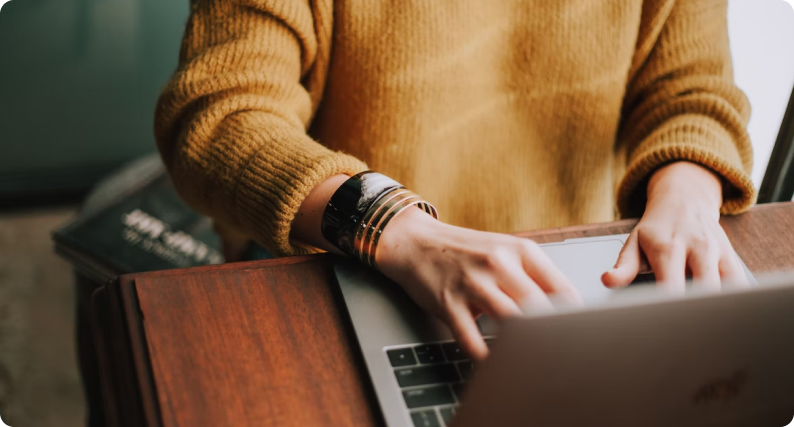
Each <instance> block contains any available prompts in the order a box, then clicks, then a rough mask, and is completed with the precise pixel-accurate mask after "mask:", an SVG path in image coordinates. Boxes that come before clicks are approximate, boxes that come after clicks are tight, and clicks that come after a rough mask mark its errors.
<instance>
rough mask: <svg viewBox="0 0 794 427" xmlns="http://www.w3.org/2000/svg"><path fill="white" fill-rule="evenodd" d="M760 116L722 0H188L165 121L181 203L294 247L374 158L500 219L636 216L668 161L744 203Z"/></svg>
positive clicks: (544, 222) (159, 130)
mask: <svg viewBox="0 0 794 427" xmlns="http://www.w3.org/2000/svg"><path fill="white" fill-rule="evenodd" d="M748 117H749V106H748V102H747V100H746V98H745V96H744V95H743V93H742V92H741V91H740V90H739V89H737V88H736V86H735V85H734V83H733V76H732V68H731V57H730V52H729V48H728V37H727V30H726V0H646V1H640V0H599V1H593V0H553V1H550V0H487V1H484V0H399V1H393V0H336V1H334V0H312V1H305V0H304V1H297V0H215V1H212V0H194V1H193V4H192V11H191V14H190V19H189V21H188V23H187V29H186V32H185V37H184V42H183V46H182V52H181V56H180V66H179V70H178V71H177V72H176V74H175V76H174V77H173V79H172V80H171V82H170V83H169V84H168V86H167V87H166V88H165V90H164V92H163V94H162V97H161V99H160V101H159V104H158V109H157V117H156V125H155V132H156V137H157V141H158V145H159V149H160V151H161V153H162V156H163V158H164V160H165V163H166V165H167V167H168V170H169V171H170V174H171V176H172V178H173V181H174V183H175V185H176V187H177V189H178V190H179V192H180V193H181V195H182V196H183V197H184V198H185V199H186V200H187V201H188V202H189V203H191V204H192V205H194V206H195V207H196V208H197V209H199V210H201V211H202V212H204V213H206V214H209V215H210V216H212V217H214V218H216V219H217V220H219V221H221V222H223V223H225V224H227V225H231V226H234V227H236V228H237V229H239V230H242V231H244V232H246V233H248V234H249V235H251V236H252V237H253V238H254V239H256V240H257V241H258V242H260V243H261V244H263V245H264V246H265V247H266V248H267V249H269V250H271V251H273V252H275V253H278V254H281V255H289V254H295V253H303V252H306V251H309V250H311V248H307V247H303V246H301V245H299V244H297V243H296V242H294V241H290V239H289V233H290V226H291V222H292V220H293V218H294V216H295V214H296V212H297V211H298V208H299V206H300V204H301V202H302V201H303V199H304V198H305V197H306V195H307V194H308V193H309V191H310V190H311V189H312V188H313V187H314V186H315V185H316V184H318V183H319V182H321V181H322V180H324V179H326V178H328V177H330V176H332V175H335V174H354V173H357V172H359V171H362V170H365V169H367V168H369V169H373V170H377V171H379V172H381V173H384V174H386V175H389V176H391V177H392V178H394V179H396V180H397V181H399V182H401V183H403V184H404V185H405V186H406V187H408V188H410V189H412V190H414V191H415V192H417V193H419V194H421V195H423V196H424V197H425V198H426V199H427V200H428V201H430V202H432V203H433V204H435V206H436V207H437V208H438V209H439V211H440V214H441V219H442V220H443V221H445V222H448V223H452V224H456V225H461V226H465V227H470V228H474V229H481V230H490V231H497V232H512V231H520V230H528V229H534V228H540V227H558V226H565V225H571V224H582V223H592V222H599V221H609V220H612V219H614V217H615V215H616V210H615V206H617V208H618V210H619V212H620V214H622V215H623V216H628V215H638V214H640V213H641V212H642V209H643V208H644V198H645V194H644V192H645V184H646V182H647V179H648V177H649V175H650V174H651V173H652V172H653V171H654V170H655V169H656V168H658V167H659V166H661V165H663V164H666V163H669V162H671V161H675V160H689V161H693V162H697V163H699V164H701V165H703V166H706V167H708V168H710V169H712V170H714V171H716V172H717V173H718V174H720V175H721V176H722V177H723V178H724V182H725V185H724V188H725V203H724V205H723V208H722V211H723V213H736V212H739V211H741V210H743V209H746V208H747V207H749V206H750V205H751V204H752V203H753V201H754V197H755V192H754V188H753V185H752V182H751V181H750V178H749V175H748V174H749V172H750V170H751V168H752V150H751V146H750V141H749V139H748V136H747V132H746V122H747V120H748Z"/></svg>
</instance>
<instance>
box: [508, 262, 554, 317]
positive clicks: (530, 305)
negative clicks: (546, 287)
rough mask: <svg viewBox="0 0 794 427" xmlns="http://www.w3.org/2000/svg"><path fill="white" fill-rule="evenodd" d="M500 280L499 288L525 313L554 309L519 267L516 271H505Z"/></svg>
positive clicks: (542, 292) (540, 290) (541, 291)
mask: <svg viewBox="0 0 794 427" xmlns="http://www.w3.org/2000/svg"><path fill="white" fill-rule="evenodd" d="M499 278H500V281H499V287H500V288H501V289H502V291H504V293H505V294H506V295H507V296H509V297H510V298H512V300H513V301H515V303H516V304H517V305H518V307H520V308H521V309H522V311H523V312H526V313H532V312H535V311H537V310H547V309H550V308H552V305H551V302H550V301H549V298H548V296H546V293H545V292H544V291H543V290H542V289H540V287H539V286H538V284H537V283H535V282H534V281H533V280H532V279H530V278H529V276H527V273H526V272H525V271H524V270H523V269H521V268H519V266H518V265H516V266H515V269H512V268H507V269H506V270H503V271H502V272H501V275H500V276H499Z"/></svg>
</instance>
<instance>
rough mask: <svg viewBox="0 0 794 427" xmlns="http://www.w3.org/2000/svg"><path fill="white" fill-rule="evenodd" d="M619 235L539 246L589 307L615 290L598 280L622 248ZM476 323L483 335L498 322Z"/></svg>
mask: <svg viewBox="0 0 794 427" xmlns="http://www.w3.org/2000/svg"><path fill="white" fill-rule="evenodd" d="M621 237H625V235H617V236H613V237H612V238H609V237H599V238H588V239H581V240H578V241H573V242H562V243H550V244H545V245H540V246H541V247H542V248H543V250H544V251H545V252H546V254H547V255H548V256H549V257H550V258H551V260H552V262H554V264H555V265H556V266H557V267H558V268H559V269H560V271H562V274H564V275H565V277H567V278H568V280H570V281H571V284H573V286H575V287H576V289H578V290H579V294H580V295H581V296H582V300H583V301H584V303H585V305H588V306H591V305H595V304H598V303H602V302H605V301H606V300H608V299H609V298H611V297H612V296H613V294H614V293H615V292H618V291H617V290H612V289H609V288H607V287H606V286H604V284H603V283H601V275H602V274H604V273H605V272H606V271H607V270H609V269H611V268H612V267H613V266H614V265H615V262H616V261H617V260H618V255H620V250H621V249H622V248H623V240H622V239H620V238H621ZM478 323H479V325H480V330H481V331H482V333H483V335H485V336H492V335H497V333H498V329H499V328H498V325H497V324H496V322H494V321H493V320H492V319H491V318H489V317H488V316H484V315H483V316H480V318H479V319H478Z"/></svg>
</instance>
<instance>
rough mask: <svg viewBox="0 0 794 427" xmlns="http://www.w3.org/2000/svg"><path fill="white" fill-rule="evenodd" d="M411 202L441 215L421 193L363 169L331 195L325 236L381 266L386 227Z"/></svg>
mask: <svg viewBox="0 0 794 427" xmlns="http://www.w3.org/2000/svg"><path fill="white" fill-rule="evenodd" d="M410 206H417V207H419V208H420V209H422V210H423V211H425V212H426V213H427V214H429V215H431V216H433V218H436V219H438V212H437V211H436V208H435V207H433V205H431V204H430V203H428V202H427V201H425V200H424V199H422V197H420V196H419V195H418V194H416V193H414V192H412V191H410V190H407V189H405V187H403V186H402V185H400V184H399V183H397V182H396V181H394V180H392V179H391V178H388V177H386V176H384V175H381V174H379V173H377V172H372V171H367V172H362V173H360V174H358V175H355V176H353V177H351V178H350V179H348V180H347V181H346V182H345V183H344V184H343V185H342V186H341V187H340V188H339V190H337V191H336V193H334V195H333V197H331V200H330V201H329V203H328V206H327V207H326V209H325V212H324V213H323V221H322V234H323V237H325V239H326V240H328V241H329V242H330V243H331V244H333V245H334V246H336V247H337V248H339V249H340V250H341V251H342V252H344V253H346V254H348V255H350V256H352V257H355V258H358V259H359V260H361V262H363V263H364V264H366V265H368V266H371V267H377V266H376V265H375V254H376V253H377V249H378V241H379V240H380V236H381V235H382V234H383V230H384V229H385V228H386V225H388V223H389V222H390V221H391V220H392V219H394V217H396V216H397V215H399V214H400V212H402V211H404V210H405V208H407V207H410Z"/></svg>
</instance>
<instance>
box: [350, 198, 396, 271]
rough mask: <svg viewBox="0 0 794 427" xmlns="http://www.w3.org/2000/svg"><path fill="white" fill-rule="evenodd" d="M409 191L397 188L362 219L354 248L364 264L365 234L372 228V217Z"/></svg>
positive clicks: (373, 206) (354, 241)
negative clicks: (384, 206) (381, 208)
mask: <svg viewBox="0 0 794 427" xmlns="http://www.w3.org/2000/svg"><path fill="white" fill-rule="evenodd" d="M406 192H408V190H406V189H405V188H395V189H394V190H392V191H390V192H388V193H386V194H384V195H383V196H382V197H381V198H380V199H378V200H376V201H375V203H373V204H372V206H370V208H369V209H368V210H367V212H366V213H365V214H364V217H363V218H362V219H361V222H360V223H359V226H358V227H357V229H356V234H355V237H354V240H353V248H354V249H355V251H356V253H357V254H358V256H359V259H360V260H361V261H362V262H363V261H364V259H363V258H362V257H361V251H362V250H363V247H364V233H365V232H366V230H367V229H368V228H369V227H370V223H371V221H372V217H373V216H375V214H376V213H377V212H378V211H379V210H380V207H381V206H383V205H384V204H386V203H389V202H390V201H391V200H392V199H394V198H395V197H398V196H399V195H400V194H403V193H406Z"/></svg>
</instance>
